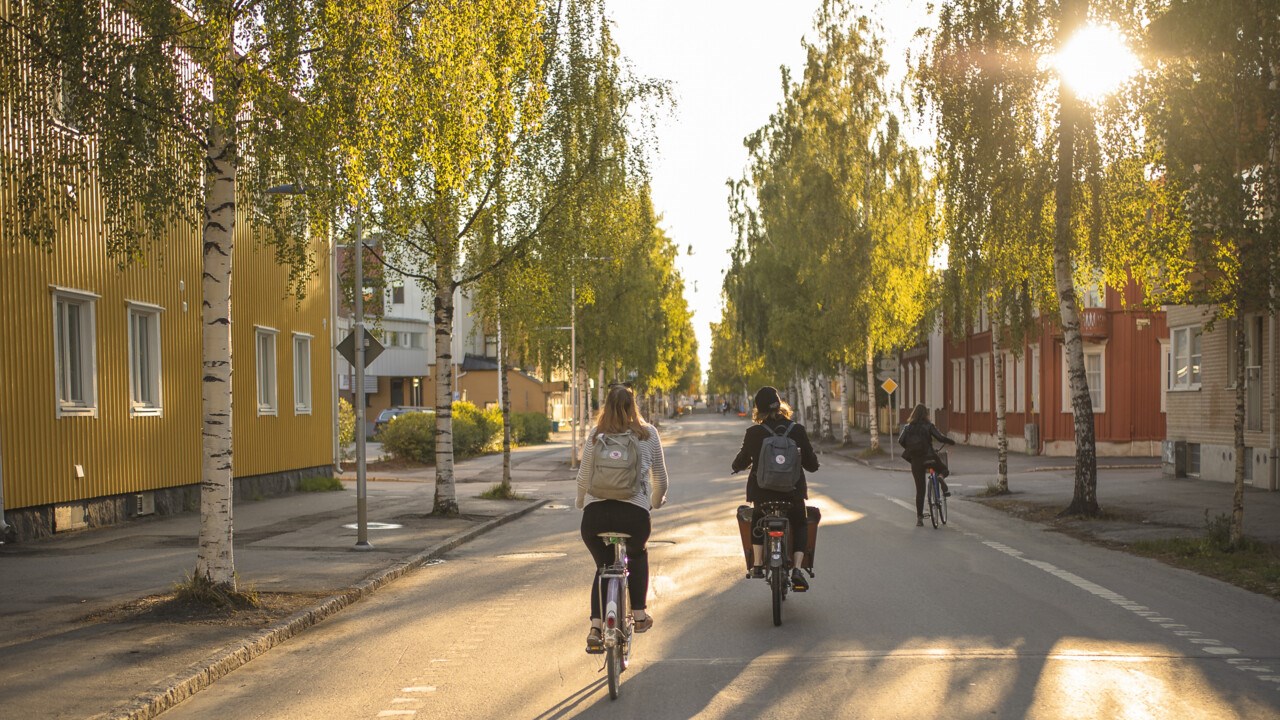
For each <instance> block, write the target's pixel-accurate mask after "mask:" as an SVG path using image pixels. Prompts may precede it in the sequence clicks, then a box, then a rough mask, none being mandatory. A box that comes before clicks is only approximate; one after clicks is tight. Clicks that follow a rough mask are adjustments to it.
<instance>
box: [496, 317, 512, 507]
mask: <svg viewBox="0 0 1280 720" xmlns="http://www.w3.org/2000/svg"><path fill="white" fill-rule="evenodd" d="M497 324H498V407H500V408H502V495H503V496H506V495H510V494H511V392H510V388H509V387H508V384H507V383H508V380H507V347H506V345H504V344H503V342H502V340H503V338H502V314H501V312H499V314H498V320H497Z"/></svg>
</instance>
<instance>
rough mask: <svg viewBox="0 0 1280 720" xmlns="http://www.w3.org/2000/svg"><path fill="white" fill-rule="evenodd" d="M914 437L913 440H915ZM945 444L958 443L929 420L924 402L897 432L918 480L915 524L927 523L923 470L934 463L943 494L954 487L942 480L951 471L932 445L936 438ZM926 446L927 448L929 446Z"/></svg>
mask: <svg viewBox="0 0 1280 720" xmlns="http://www.w3.org/2000/svg"><path fill="white" fill-rule="evenodd" d="M913 438H914V440H913ZM934 440H937V441H938V442H940V443H942V444H943V445H955V444H956V441H955V440H952V439H951V438H949V437H947V436H946V435H943V434H942V433H941V432H939V431H938V428H937V427H936V426H935V425H934V424H933V423H931V422H929V408H927V407H925V406H924V404H923V403H922V404H920V405H916V407H915V409H914V410H912V411H911V417H910V418H908V419H907V424H906V425H903V426H902V432H900V433H899V434H898V444H899V445H901V446H903V447H904V448H906V451H905V452H904V453H903V458H905V459H906V460H908V461H909V462H910V463H911V478H912V479H913V480H915V481H916V525H918V526H921V525H924V474H925V471H926V470H928V469H929V467H933V468H934V470H935V471H936V472H937V474H938V484H939V486H941V487H942V494H943V495H946V496H947V497H950V496H951V490H949V489H948V488H947V483H946V482H945V481H944V480H943V478H945V477H946V476H947V475H949V474H951V471H950V470H948V469H947V466H946V464H945V463H943V462H942V459H941V458H939V457H938V453H936V452H935V451H934V449H933V441H934ZM926 448H927V449H926Z"/></svg>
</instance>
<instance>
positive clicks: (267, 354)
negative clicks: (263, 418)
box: [253, 325, 280, 415]
mask: <svg viewBox="0 0 1280 720" xmlns="http://www.w3.org/2000/svg"><path fill="white" fill-rule="evenodd" d="M279 334H280V331H279V330H276V329H275V328H270V327H264V326H262V325H254V326H253V354H254V368H255V373H254V374H255V375H256V376H257V384H256V385H255V387H256V388H257V392H258V398H257V399H258V415H278V414H279V413H280V410H279V408H280V404H279V402H278V389H279V387H280V385H279V377H278V371H277V370H276V364H277V363H276V359H277V358H278V357H279V355H278V353H277V348H276V336H277V335H279Z"/></svg>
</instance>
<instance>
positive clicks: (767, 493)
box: [732, 385, 818, 592]
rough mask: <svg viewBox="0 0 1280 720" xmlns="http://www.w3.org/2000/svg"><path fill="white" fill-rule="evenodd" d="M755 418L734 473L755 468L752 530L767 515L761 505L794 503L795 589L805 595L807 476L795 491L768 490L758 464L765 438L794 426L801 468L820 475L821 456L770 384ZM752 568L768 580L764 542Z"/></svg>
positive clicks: (750, 492) (750, 488) (750, 482)
mask: <svg viewBox="0 0 1280 720" xmlns="http://www.w3.org/2000/svg"><path fill="white" fill-rule="evenodd" d="M751 419H752V420H753V421H754V422H755V424H754V425H752V426H751V427H749V428H747V432H746V434H745V435H744V436H743V438H742V449H741V450H739V451H738V455H737V457H735V458H734V459H733V466H732V467H733V471H734V472H739V471H741V470H746V469H747V467H750V468H751V474H750V475H749V476H747V502H749V503H752V505H753V506H754V510H752V513H751V524H752V527H754V526H755V524H756V523H758V522H760V518H761V517H763V516H764V511H763V510H761V509H760V503H765V502H786V503H790V510H789V511H788V512H787V520H788V521H789V523H790V525H791V537H792V547H793V549H794V548H799V549H797V550H794V552H793V555H794V558H795V563H794V566H793V568H792V570H791V587H792V588H794V589H795V590H796V592H804V591H805V590H808V589H809V582H808V581H807V580H806V579H805V577H804V573H802V572H800V561H801V560H802V559H803V558H804V543H805V542H806V541H807V539H808V537H809V528H808V525H809V523H808V520H807V518H806V517H805V500H807V499H808V497H809V486H808V485H807V484H806V482H805V479H804V473H801V474H800V480H799V481H798V482H797V483H796V486H795V489H793V490H792V491H791V492H778V491H774V490H766V489H764V488H762V487H760V485H759V484H758V483H757V482H756V467H755V462H756V458H757V457H759V455H760V447H761V445H763V444H764V440H765V438H767V437H769V436H770V435H773V434H776V433H783V432H786V431H787V426H789V425H794V427H792V428H791V432H790V434H789V437H790V438H792V439H793V440H795V441H796V445H797V446H798V447H799V448H800V467H802V468H804V469H805V470H808V471H809V472H817V471H818V456H817V455H816V454H814V452H813V445H811V444H810V443H809V436H808V435H807V434H806V433H805V431H804V426H803V425H801V424H799V423H793V422H792V421H791V407H790V406H789V405H787V404H786V403H784V402H782V398H780V397H778V391H777V389H775V388H772V387H769V386H768V385H766V386H764V387H762V388H760V390H759V391H758V392H756V398H755V407H754V408H753V409H752V411H751ZM751 566H752V567H751V576H752V577H757V578H759V577H764V545H763V541H762V542H760V543H755V542H753V543H752V545H751Z"/></svg>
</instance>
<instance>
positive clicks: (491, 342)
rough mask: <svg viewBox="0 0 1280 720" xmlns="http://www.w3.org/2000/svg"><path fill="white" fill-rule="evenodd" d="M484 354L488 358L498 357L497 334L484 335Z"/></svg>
mask: <svg viewBox="0 0 1280 720" xmlns="http://www.w3.org/2000/svg"><path fill="white" fill-rule="evenodd" d="M484 356H485V357H489V358H496V357H498V336H497V335H485V336H484Z"/></svg>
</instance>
